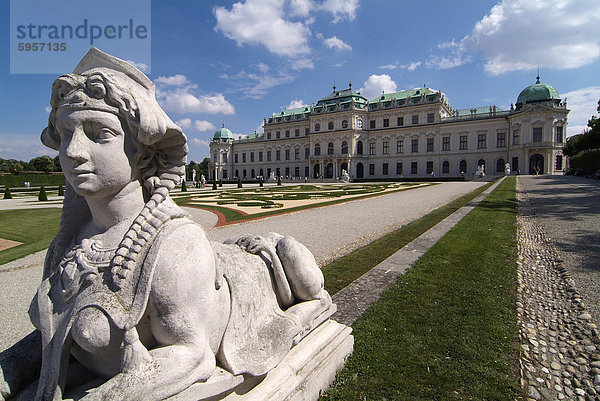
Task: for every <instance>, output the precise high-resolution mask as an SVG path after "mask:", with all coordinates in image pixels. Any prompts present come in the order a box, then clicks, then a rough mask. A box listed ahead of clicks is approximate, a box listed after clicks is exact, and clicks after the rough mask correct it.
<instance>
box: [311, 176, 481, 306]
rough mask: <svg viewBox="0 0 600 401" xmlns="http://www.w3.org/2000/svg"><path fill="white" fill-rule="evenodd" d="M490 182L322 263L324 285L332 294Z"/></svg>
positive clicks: (465, 201) (473, 197) (458, 206)
mask: <svg viewBox="0 0 600 401" xmlns="http://www.w3.org/2000/svg"><path fill="white" fill-rule="evenodd" d="M491 185H492V183H489V184H486V185H483V186H481V187H479V188H477V189H476V190H474V191H471V192H469V193H468V194H465V195H463V196H461V197H460V198H458V199H455V200H454V201H452V202H450V203H448V204H447V205H445V206H442V207H440V208H438V209H436V210H434V211H433V212H431V213H429V214H427V215H425V216H423V217H421V218H420V219H418V220H415V221H412V222H410V223H409V224H407V225H405V226H403V227H401V228H399V229H398V230H396V231H394V232H392V233H390V234H387V235H385V236H383V237H381V238H379V239H376V240H375V241H373V242H371V243H370V244H369V245H367V246H364V247H362V248H359V249H357V250H355V251H353V252H351V253H349V254H347V255H345V256H342V257H341V258H338V259H336V260H334V261H333V262H331V263H330V264H328V265H327V266H324V267H323V268H322V271H323V275H324V276H325V289H326V290H327V291H329V293H330V294H332V295H333V294H335V293H337V292H338V291H339V290H341V289H342V288H344V287H346V286H347V285H348V284H350V283H351V282H353V281H354V280H356V279H357V278H359V277H360V276H362V275H363V274H365V273H366V272H368V271H369V270H371V269H372V268H373V267H375V266H377V265H378V264H379V263H381V262H383V261H384V260H385V259H387V258H388V257H390V256H392V255H393V254H394V253H395V252H396V251H397V250H399V249H401V248H402V247H404V246H405V245H407V244H409V243H410V242H412V241H413V240H415V239H416V238H418V237H419V236H420V235H421V234H423V233H424V232H426V231H427V230H429V229H430V228H432V227H433V226H435V225H436V224H437V223H439V222H440V221H442V220H444V219H445V218H446V217H448V216H450V215H451V214H452V213H454V212H456V211H457V210H458V209H460V208H461V207H463V206H465V205H466V204H467V203H469V202H470V201H472V200H473V199H475V198H476V197H477V196H479V195H480V194H481V193H482V192H483V191H485V190H486V189H487V188H489V187H490V186H491Z"/></svg>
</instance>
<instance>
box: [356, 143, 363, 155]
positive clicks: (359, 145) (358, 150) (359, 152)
mask: <svg viewBox="0 0 600 401" xmlns="http://www.w3.org/2000/svg"><path fill="white" fill-rule="evenodd" d="M356 154H357V155H362V154H363V143H362V141H358V142H356Z"/></svg>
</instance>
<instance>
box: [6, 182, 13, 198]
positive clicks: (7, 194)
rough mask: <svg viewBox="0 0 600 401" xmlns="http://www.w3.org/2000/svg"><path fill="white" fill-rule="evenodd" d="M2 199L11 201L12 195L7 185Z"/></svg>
mask: <svg viewBox="0 0 600 401" xmlns="http://www.w3.org/2000/svg"><path fill="white" fill-rule="evenodd" d="M4 199H12V194H11V193H10V188H9V187H8V185H7V186H6V188H4Z"/></svg>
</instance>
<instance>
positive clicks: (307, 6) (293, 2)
mask: <svg viewBox="0 0 600 401" xmlns="http://www.w3.org/2000/svg"><path fill="white" fill-rule="evenodd" d="M289 8H290V13H291V15H292V16H294V17H308V16H309V15H310V12H311V11H312V10H313V9H314V8H315V3H314V1H312V0H290V4H289Z"/></svg>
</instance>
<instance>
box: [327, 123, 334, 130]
mask: <svg viewBox="0 0 600 401" xmlns="http://www.w3.org/2000/svg"><path fill="white" fill-rule="evenodd" d="M327 129H328V130H329V131H333V121H330V122H329V124H327Z"/></svg>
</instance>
